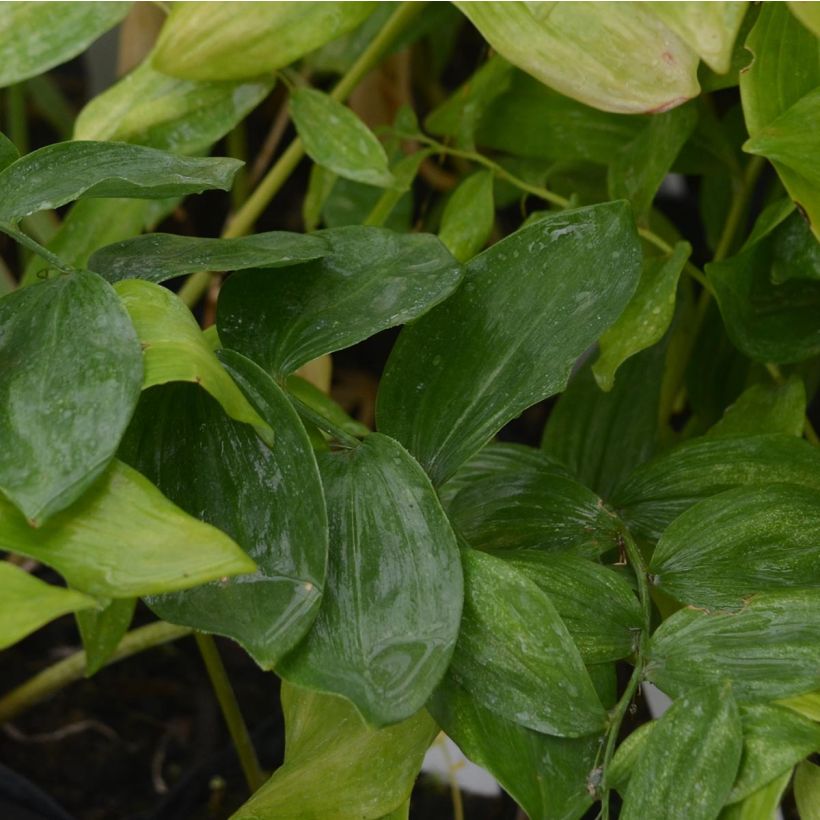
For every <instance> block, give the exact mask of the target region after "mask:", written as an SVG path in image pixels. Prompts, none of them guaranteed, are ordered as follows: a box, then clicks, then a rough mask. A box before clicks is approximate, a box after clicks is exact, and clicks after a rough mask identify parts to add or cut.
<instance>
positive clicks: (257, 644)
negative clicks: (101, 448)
mask: <svg viewBox="0 0 820 820" xmlns="http://www.w3.org/2000/svg"><path fill="white" fill-rule="evenodd" d="M220 355H221V357H222V360H223V361H224V362H225V365H226V367H227V369H228V372H229V374H230V375H231V376H233V378H234V379H235V380H236V381H237V382H238V384H239V385H241V387H242V388H243V390H244V391H245V394H246V396H247V398H248V399H249V401H250V402H251V403H252V404H253V405H254V407H255V408H256V410H257V412H259V414H260V415H261V417H262V418H263V419H264V420H265V422H266V423H267V424H269V425H270V426H271V427H272V428H275V430H276V439H275V441H274V444H273V446H272V447H268V446H267V445H266V444H265V443H264V442H263V441H261V440H260V439H259V437H258V436H257V435H256V434H255V432H254V430H253V428H252V427H249V426H247V425H245V424H242V423H240V422H236V421H233V420H232V419H230V418H228V416H226V415H225V413H224V412H223V410H222V408H221V407H220V406H219V405H218V404H217V403H216V402H215V401H214V400H213V399H212V398H211V397H210V396H209V395H208V394H207V393H205V392H204V391H202V390H200V389H199V388H198V387H196V386H194V385H188V384H178V385H169V386H165V387H162V388H157V389H154V390H150V391H148V392H147V393H145V394H144V396H143V398H142V400H141V401H140V404H139V407H138V409H137V414H136V416H135V418H134V421H133V422H132V425H131V427H130V429H129V434H128V435H127V436H126V438H125V440H124V441H123V446H122V448H121V457H122V458H124V459H125V460H126V461H127V462H129V463H130V464H132V465H133V466H134V467H136V468H137V469H139V470H140V471H141V472H143V473H145V475H147V476H148V478H150V479H151V480H152V481H155V482H156V483H157V486H158V487H159V488H160V489H161V490H162V492H163V493H165V495H166V496H167V497H168V498H170V499H171V500H172V501H173V502H174V503H176V504H178V505H179V506H180V507H181V508H182V509H184V510H185V511H186V512H188V513H190V514H191V515H194V516H196V517H198V518H201V519H202V520H204V521H206V522H207V523H209V524H212V525H213V526H215V527H218V528H219V529H220V530H222V531H223V532H225V533H227V534H228V535H229V536H230V537H231V538H233V539H234V541H236V543H237V544H239V546H240V547H242V549H243V550H244V551H245V552H246V553H247V554H248V555H249V556H250V557H251V558H252V559H253V560H254V561H255V562H256V565H257V570H256V573H255V574H253V575H246V576H243V577H242V578H241V579H237V581H236V582H232V581H230V580H228V579H220V580H219V581H215V582H213V583H210V584H205V585H203V586H198V587H197V588H196V589H191V590H187V591H185V592H173V593H169V594H166V595H160V596H155V597H152V598H149V599H148V604H149V606H150V607H151V608H152V609H153V610H154V612H156V613H157V615H159V616H160V617H161V618H163V619H164V620H166V621H171V622H173V623H178V624H184V625H186V626H192V627H194V628H195V629H198V630H200V631H204V632H214V633H217V634H219V635H226V636H228V637H230V638H233V639H234V640H236V641H237V642H238V643H240V644H241V645H242V646H243V647H244V648H245V649H246V650H247V652H248V653H249V654H250V655H251V657H253V659H254V660H255V661H256V662H257V663H258V664H259V665H260V666H261V667H263V668H265V669H270V668H272V667H273V666H274V665H275V664H276V663H278V661H279V660H280V659H281V658H282V657H283V656H284V655H285V653H286V652H289V651H290V650H291V649H293V647H294V646H296V644H297V643H298V642H299V640H301V638H302V637H303V636H304V635H305V633H306V632H307V630H308V629H309V628H310V625H311V624H312V623H313V620H314V618H315V617H316V613H317V612H318V610H319V603H320V599H321V595H322V589H323V587H324V584H325V563H326V561H327V518H326V516H325V505H324V498H323V496H322V486H321V482H320V479H319V471H318V468H317V466H316V460H315V458H314V455H313V451H312V448H311V446H310V442H309V440H308V437H307V433H306V432H305V430H304V428H303V427H302V424H301V422H300V421H299V419H298V417H297V415H296V413H295V411H294V410H293V408H292V407H291V406H290V402H289V401H288V399H287V397H286V396H285V395H284V394H283V393H282V391H281V389H280V388H279V387H278V386H277V385H276V384H275V382H274V381H273V380H272V379H271V377H270V376H268V375H267V374H266V373H264V372H263V371H262V370H261V369H260V368H258V367H257V366H256V365H254V364H253V363H252V362H250V361H248V360H247V359H244V358H243V357H241V356H240V355H239V354H237V353H233V352H232V351H223V352H222V353H221V354H220Z"/></svg>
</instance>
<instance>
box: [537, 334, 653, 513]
mask: <svg viewBox="0 0 820 820" xmlns="http://www.w3.org/2000/svg"><path fill="white" fill-rule="evenodd" d="M665 362H666V345H662V344H661V345H655V346H654V347H651V348H649V349H648V350H646V351H643V352H641V353H639V354H637V355H636V356H633V357H631V358H629V359H627V360H626V362H624V364H623V365H621V367H620V369H619V370H620V372H619V375H618V379H617V381H616V382H615V386H614V387H613V389H612V390H611V391H610V392H609V393H604V392H602V391H601V389H600V388H599V387H598V384H597V383H596V380H595V378H594V377H593V373H592V371H591V369H590V368H589V366H586V367H584V368H583V369H582V370H581V371H580V372H579V373H577V374H576V375H575V376H574V377H573V379H572V381H571V382H570V383H569V387H568V388H567V389H566V391H564V393H563V394H562V395H561V396H560V398H559V399H558V402H557V404H556V405H555V407H554V408H553V409H552V412H551V413H550V415H549V419H548V421H547V426H546V428H545V429H544V437H543V440H542V442H541V447H542V449H543V450H544V452H545V453H546V454H547V455H549V456H552V457H553V458H556V459H558V460H559V461H561V462H563V463H564V464H566V465H567V467H568V468H569V470H570V472H571V473H572V474H573V475H574V476H575V477H576V478H578V480H579V481H581V482H582V483H583V484H586V486H587V487H592V489H594V490H595V491H596V492H597V493H600V494H601V495H602V496H603V497H604V498H607V499H608V498H611V497H612V494H613V491H614V490H615V488H616V487H617V486H618V485H619V484H621V483H622V482H623V480H624V479H625V478H626V477H627V476H628V475H629V474H630V473H631V472H632V470H633V469H634V468H635V467H637V466H638V465H640V464H642V463H643V462H645V461H646V460H647V459H648V458H649V457H650V456H651V455H652V454H653V453H654V451H655V448H656V445H657V430H658V412H659V410H658V407H659V402H660V395H661V381H662V378H663V373H664V364H665Z"/></svg>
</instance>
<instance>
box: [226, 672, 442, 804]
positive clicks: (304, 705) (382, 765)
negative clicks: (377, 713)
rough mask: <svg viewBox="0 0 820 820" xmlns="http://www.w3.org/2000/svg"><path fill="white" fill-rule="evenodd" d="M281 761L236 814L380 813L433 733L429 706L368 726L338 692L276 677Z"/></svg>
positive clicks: (416, 765)
mask: <svg viewBox="0 0 820 820" xmlns="http://www.w3.org/2000/svg"><path fill="white" fill-rule="evenodd" d="M282 708H283V710H284V712H285V763H284V765H283V766H282V767H281V768H280V769H278V770H277V771H276V772H274V775H273V777H272V778H271V779H270V780H269V781H268V782H267V783H266V784H265V785H264V786H262V788H261V789H259V791H257V792H256V793H255V794H254V795H253V797H252V798H251V799H250V800H249V801H248V802H247V803H245V805H244V806H242V808H241V809H239V811H238V812H237V813H236V814H234V815H233V818H234V820H260V819H261V818H273V817H275V818H277V820H350V819H351V818H353V817H356V818H363V819H364V820H366V818H378V817H383V816H384V815H385V814H388V813H389V812H391V811H393V810H394V809H397V808H398V807H399V806H401V805H402V804H403V803H404V802H405V800H407V798H409V796H410V791H411V789H412V788H413V782H414V781H415V779H416V775H417V774H418V771H419V769H420V768H421V763H422V760H423V758H424V753H425V752H426V751H427V748H428V747H429V746H430V743H431V742H432V741H433V738H434V737H435V736H436V733H437V732H438V727H437V726H436V724H435V723H434V722H433V720H432V718H431V717H430V716H429V715H428V714H427V712H424V711H421V712H418V713H417V714H416V715H414V716H413V717H411V718H409V719H408V720H405V721H404V722H402V723H399V724H397V725H395V726H389V727H387V728H385V729H372V728H370V727H369V726H367V724H366V723H365V722H364V721H363V720H362V719H361V718H360V717H359V715H358V714H357V712H356V710H355V709H354V708H353V706H352V705H351V704H350V703H348V702H347V701H346V700H344V699H343V698H339V697H334V696H332V695H322V694H319V693H317V692H309V691H308V690H306V689H300V688H298V687H296V686H293V685H291V684H289V683H283V684H282Z"/></svg>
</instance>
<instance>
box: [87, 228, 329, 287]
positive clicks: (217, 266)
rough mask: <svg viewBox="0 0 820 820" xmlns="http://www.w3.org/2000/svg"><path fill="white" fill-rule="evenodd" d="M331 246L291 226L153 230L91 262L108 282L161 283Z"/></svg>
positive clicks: (278, 261)
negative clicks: (182, 232)
mask: <svg viewBox="0 0 820 820" xmlns="http://www.w3.org/2000/svg"><path fill="white" fill-rule="evenodd" d="M329 250H330V249H329V247H328V246H327V245H326V244H325V243H324V242H323V241H322V240H321V238H319V237H317V236H307V235H305V234H299V233H289V232H287V231H269V232H267V233H258V234H253V235H252V236H242V237H239V238H236V239H201V238H199V237H194V236H176V235H174V234H168V233H152V234H150V235H148V236H137V237H134V238H131V239H124V240H122V241H121V242H116V243H115V244H113V245H107V246H106V247H104V248H100V249H99V250H98V251H96V252H95V253H94V254H92V256H91V258H90V259H89V260H88V266H89V268H91V269H92V270H95V271H97V272H98V273H99V274H100V276H102V277H103V278H105V279H107V280H108V281H109V282H119V281H120V280H121V279H147V280H148V281H149V282H155V283H159V282H164V281H165V280H166V279H172V278H173V277H175V276H182V275H184V274H187V273H196V272H197V271H202V270H207V271H228V270H243V269H246V268H262V267H264V268H282V267H287V266H290V265H297V264H300V263H302V262H310V261H312V260H314V259H319V258H321V257H322V256H325V255H327V253H328V252H329Z"/></svg>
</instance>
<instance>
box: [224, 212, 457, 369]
mask: <svg viewBox="0 0 820 820" xmlns="http://www.w3.org/2000/svg"><path fill="white" fill-rule="evenodd" d="M316 236H319V237H321V239H323V240H324V241H325V242H326V243H327V244H328V245H329V246H330V249H331V250H330V253H329V254H328V255H327V256H325V257H323V258H322V259H319V260H317V261H315V262H312V263H308V264H305V265H298V266H293V267H289V268H281V269H279V270H276V271H265V270H254V271H245V272H242V273H238V274H235V275H234V276H231V277H230V278H229V279H228V281H227V282H225V284H224V285H223V287H222V290H221V292H220V294H219V302H218V304H217V317H216V318H217V326H218V327H219V337H220V338H221V339H222V342H223V344H224V345H225V346H226V347H229V348H231V349H233V350H238V351H239V352H240V353H243V354H244V355H246V356H248V357H249V358H251V359H253V360H254V361H256V362H257V363H258V364H260V365H262V366H263V367H264V368H266V369H267V370H270V371H271V372H274V373H278V374H280V375H284V374H286V373H291V372H293V371H294V370H296V369H297V368H298V367H300V366H301V365H303V364H305V363H306V362H309V361H310V360H311V359H315V358H316V357H318V356H321V355H322V354H324V353H331V352H333V351H336V350H341V349H342V348H345V347H349V346H350V345H352V344H355V343H356V342H359V341H362V340H363V339H366V338H368V337H369V336H372V335H373V334H374V333H377V332H378V331H380V330H384V329H385V328H388V327H393V326H394V325H399V324H402V323H404V322H407V321H409V320H411V319H415V318H416V317H418V316H420V315H421V314H422V313H424V312H425V311H426V310H429V309H430V308H431V307H432V306H433V305H435V304H437V303H438V302H440V301H442V300H443V299H445V298H446V297H447V296H449V295H450V293H452V291H453V289H454V288H455V287H456V286H457V285H458V283H459V281H460V280H461V275H462V274H461V268H460V267H459V265H458V263H457V262H456V260H455V259H453V257H452V256H450V254H449V252H448V251H447V249H446V248H445V247H444V246H443V245H442V244H441V242H439V240H438V239H437V238H436V237H434V236H430V235H428V234H397V233H393V232H392V231H388V230H386V229H384V228H364V227H350V228H334V229H330V230H326V231H320V232H319V233H318V234H316Z"/></svg>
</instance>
